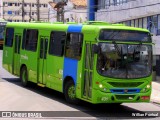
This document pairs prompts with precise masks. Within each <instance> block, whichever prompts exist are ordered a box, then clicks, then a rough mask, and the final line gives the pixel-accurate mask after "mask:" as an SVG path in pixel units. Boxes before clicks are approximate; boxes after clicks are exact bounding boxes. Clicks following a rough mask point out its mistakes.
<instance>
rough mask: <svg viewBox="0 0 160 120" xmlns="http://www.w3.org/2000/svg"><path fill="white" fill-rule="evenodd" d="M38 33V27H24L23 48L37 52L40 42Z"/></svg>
mask: <svg viewBox="0 0 160 120" xmlns="http://www.w3.org/2000/svg"><path fill="white" fill-rule="evenodd" d="M38 35H39V31H38V29H24V31H23V42H22V49H25V50H28V51H32V52H36V51H37V44H38ZM33 43H34V44H33Z"/></svg>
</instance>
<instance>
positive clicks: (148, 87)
mask: <svg viewBox="0 0 160 120" xmlns="http://www.w3.org/2000/svg"><path fill="white" fill-rule="evenodd" d="M150 88H151V85H150V84H148V85H147V86H146V87H145V88H143V89H142V92H147V91H148V90H149V89H150Z"/></svg>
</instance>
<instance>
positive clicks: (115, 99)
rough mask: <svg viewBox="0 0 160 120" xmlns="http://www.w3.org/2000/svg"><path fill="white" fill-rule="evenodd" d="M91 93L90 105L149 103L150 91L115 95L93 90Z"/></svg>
mask: <svg viewBox="0 0 160 120" xmlns="http://www.w3.org/2000/svg"><path fill="white" fill-rule="evenodd" d="M92 93H93V96H92V97H93V99H92V100H93V101H92V103H95V104H97V103H135V102H149V101H150V95H151V90H149V91H148V92H145V93H135V94H115V93H106V92H102V91H100V90H95V89H94V91H93V92H92Z"/></svg>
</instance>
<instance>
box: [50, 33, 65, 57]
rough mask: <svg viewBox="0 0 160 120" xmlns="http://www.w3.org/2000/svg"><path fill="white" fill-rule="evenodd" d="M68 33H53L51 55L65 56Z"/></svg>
mask: <svg viewBox="0 0 160 120" xmlns="http://www.w3.org/2000/svg"><path fill="white" fill-rule="evenodd" d="M65 40H66V33H65V32H61V31H52V32H51V37H50V46H49V54H51V55H55V56H63V54H64V44H65Z"/></svg>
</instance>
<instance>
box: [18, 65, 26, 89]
mask: <svg viewBox="0 0 160 120" xmlns="http://www.w3.org/2000/svg"><path fill="white" fill-rule="evenodd" d="M20 79H21V83H22V85H23V86H24V87H27V85H28V73H27V68H26V67H23V68H22V69H21V71H20Z"/></svg>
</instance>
